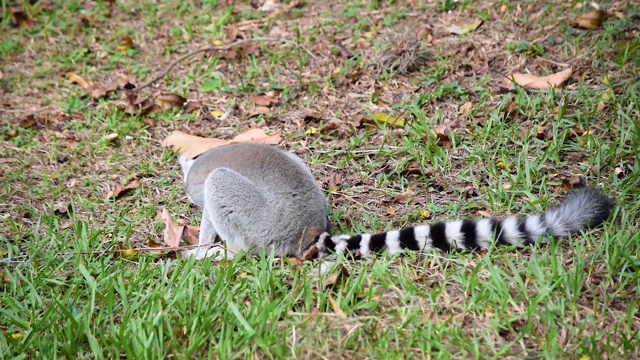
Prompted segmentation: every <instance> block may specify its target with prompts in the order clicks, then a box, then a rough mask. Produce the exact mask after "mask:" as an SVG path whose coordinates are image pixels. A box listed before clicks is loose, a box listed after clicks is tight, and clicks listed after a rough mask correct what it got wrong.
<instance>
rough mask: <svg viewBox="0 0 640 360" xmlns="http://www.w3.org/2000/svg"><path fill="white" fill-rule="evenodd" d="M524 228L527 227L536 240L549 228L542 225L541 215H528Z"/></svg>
mask: <svg viewBox="0 0 640 360" xmlns="http://www.w3.org/2000/svg"><path fill="white" fill-rule="evenodd" d="M524 228H525V229H527V231H528V232H529V234H531V237H532V238H533V239H534V240H538V238H539V237H540V236H542V235H544V233H545V232H546V231H547V229H546V228H545V227H544V226H542V222H541V221H540V215H531V216H528V217H527V220H526V221H525V223H524Z"/></svg>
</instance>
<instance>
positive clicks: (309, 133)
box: [304, 127, 318, 135]
mask: <svg viewBox="0 0 640 360" xmlns="http://www.w3.org/2000/svg"><path fill="white" fill-rule="evenodd" d="M317 132H318V129H316V128H314V127H310V128H308V129H307V131H305V132H304V134H305V135H313V134H315V133H317Z"/></svg>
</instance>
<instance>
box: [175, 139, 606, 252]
mask: <svg viewBox="0 0 640 360" xmlns="http://www.w3.org/2000/svg"><path fill="white" fill-rule="evenodd" d="M178 160H179V162H180V164H181V167H182V172H183V177H184V182H185V187H186V193H187V196H188V198H189V200H190V201H191V202H192V203H194V204H196V205H197V206H198V207H200V208H201V209H202V220H201V225H200V235H199V239H198V241H199V246H201V248H196V249H194V250H191V251H189V252H187V253H186V254H185V255H187V256H195V257H196V258H197V259H202V258H205V257H211V256H213V257H215V258H216V259H217V260H220V259H222V258H225V257H229V256H231V255H230V254H229V253H226V252H224V249H221V248H219V247H210V246H205V245H210V244H212V243H213V242H214V241H216V238H218V237H219V238H220V239H221V240H222V241H223V242H224V243H225V244H226V246H228V247H231V248H234V249H237V250H245V251H247V252H249V253H252V254H256V253H259V252H260V251H261V250H262V249H265V250H267V251H271V250H273V252H274V254H275V255H276V256H295V257H298V258H300V257H301V256H302V254H303V252H304V251H305V250H306V249H308V248H309V247H311V246H312V245H314V244H315V246H316V247H317V248H318V250H319V254H318V257H326V256H328V255H330V254H339V253H345V252H349V251H358V252H359V253H360V254H361V255H362V256H369V255H371V254H375V253H378V252H382V251H385V250H386V251H387V252H389V253H391V254H395V253H399V252H403V251H405V250H406V249H408V250H413V251H425V250H431V249H437V250H441V251H449V250H454V249H464V250H474V249H487V248H489V247H490V246H491V245H492V244H496V245H515V246H517V247H525V246H528V245H533V244H536V243H547V242H548V240H549V237H551V236H553V237H566V236H569V235H571V234H576V233H579V232H580V231H583V230H587V229H590V228H593V227H595V226H598V225H600V224H601V223H602V222H604V221H605V220H606V219H607V218H608V217H609V214H610V212H611V209H612V207H613V204H612V202H611V201H610V200H609V199H608V198H607V197H605V196H604V195H603V194H601V193H600V192H599V191H597V190H595V189H593V188H589V187H583V188H578V189H574V190H572V191H571V192H570V193H569V195H568V196H567V197H566V198H565V199H564V201H563V202H562V203H561V204H560V205H559V206H558V207H556V208H551V209H548V210H546V211H545V212H544V213H542V214H533V215H526V216H522V217H518V216H508V217H506V218H504V219H502V220H496V219H479V220H477V221H472V220H456V221H450V222H438V223H435V224H432V225H427V224H424V225H417V226H413V227H407V228H404V229H400V230H393V231H388V232H384V233H379V234H358V235H333V236H332V235H331V234H329V232H328V210H327V203H326V199H325V197H324V194H323V191H322V189H321V188H320V187H319V186H318V184H317V183H316V180H315V178H314V177H313V175H312V174H311V171H310V170H309V168H308V167H307V166H306V165H305V163H304V162H303V161H302V159H300V158H299V157H297V156H296V155H295V154H293V153H290V152H285V151H283V150H280V149H278V148H276V147H273V146H270V145H264V144H253V143H237V144H230V145H225V146H222V147H218V148H214V149H211V150H208V151H207V152H205V153H204V154H202V155H200V156H199V157H197V158H196V159H195V160H193V159H189V158H187V157H184V156H182V155H179V156H178Z"/></svg>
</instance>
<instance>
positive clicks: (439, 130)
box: [431, 119, 463, 148]
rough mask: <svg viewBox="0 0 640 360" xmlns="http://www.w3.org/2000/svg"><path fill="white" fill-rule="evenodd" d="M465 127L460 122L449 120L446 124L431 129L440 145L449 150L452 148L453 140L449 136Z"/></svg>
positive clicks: (445, 121) (446, 120)
mask: <svg viewBox="0 0 640 360" xmlns="http://www.w3.org/2000/svg"><path fill="white" fill-rule="evenodd" d="M462 125H463V123H462V121H460V120H453V121H452V120H449V119H445V120H444V122H443V123H442V124H440V125H438V126H436V127H434V128H433V129H431V134H433V135H434V136H436V137H437V138H438V144H439V145H441V146H443V147H445V148H449V147H451V139H450V138H449V134H451V133H452V132H453V130H455V129H458V128H461V127H462Z"/></svg>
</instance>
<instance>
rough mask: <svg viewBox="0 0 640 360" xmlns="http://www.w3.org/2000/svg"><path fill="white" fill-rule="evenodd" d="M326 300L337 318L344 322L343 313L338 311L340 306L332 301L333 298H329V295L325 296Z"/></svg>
mask: <svg viewBox="0 0 640 360" xmlns="http://www.w3.org/2000/svg"><path fill="white" fill-rule="evenodd" d="M327 299H329V303H330V304H331V307H332V308H333V312H334V313H335V314H336V315H337V316H338V318H339V319H342V320H346V319H347V315H346V314H345V313H344V311H342V309H340V306H338V303H337V302H336V301H335V300H333V297H332V296H331V294H327Z"/></svg>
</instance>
